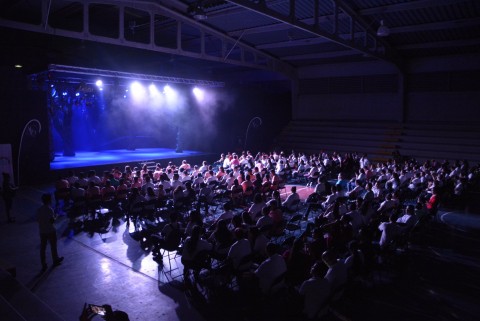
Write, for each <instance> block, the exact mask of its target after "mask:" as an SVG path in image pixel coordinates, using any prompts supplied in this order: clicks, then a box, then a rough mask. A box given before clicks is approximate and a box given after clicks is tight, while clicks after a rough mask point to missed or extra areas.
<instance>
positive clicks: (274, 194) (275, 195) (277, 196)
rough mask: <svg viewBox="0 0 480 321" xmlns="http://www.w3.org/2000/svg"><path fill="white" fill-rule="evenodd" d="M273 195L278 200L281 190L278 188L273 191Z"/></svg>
mask: <svg viewBox="0 0 480 321" xmlns="http://www.w3.org/2000/svg"><path fill="white" fill-rule="evenodd" d="M272 196H273V198H274V199H276V200H278V199H280V192H279V191H278V190H276V191H273V193H272Z"/></svg>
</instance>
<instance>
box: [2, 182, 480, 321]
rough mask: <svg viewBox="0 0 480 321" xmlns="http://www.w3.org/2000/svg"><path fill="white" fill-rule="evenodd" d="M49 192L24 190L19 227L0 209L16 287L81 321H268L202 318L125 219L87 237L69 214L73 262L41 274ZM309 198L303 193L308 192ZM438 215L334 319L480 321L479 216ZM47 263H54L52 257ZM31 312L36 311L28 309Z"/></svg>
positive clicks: (61, 227) (61, 224)
mask: <svg viewBox="0 0 480 321" xmlns="http://www.w3.org/2000/svg"><path fill="white" fill-rule="evenodd" d="M288 190H289V189H288ZM51 191H52V187H51V186H40V187H24V188H22V189H21V190H19V192H18V194H17V196H16V199H15V202H14V213H15V216H16V223H12V224H7V223H6V218H5V215H4V213H3V207H2V210H1V211H2V212H0V244H1V246H0V259H1V260H3V261H8V262H10V263H11V264H13V265H14V266H15V267H16V270H17V277H16V279H17V280H18V282H19V283H21V284H23V285H24V286H25V288H26V289H28V290H29V291H31V293H33V294H34V295H35V296H36V297H37V298H38V299H39V300H41V301H43V302H44V303H45V306H47V307H49V308H50V309H51V310H52V311H53V312H52V313H53V314H56V315H57V317H58V319H59V320H68V321H70V320H78V316H79V315H80V312H81V310H82V307H83V305H84V303H85V302H88V303H94V304H100V305H101V304H110V305H111V306H112V307H113V309H119V310H123V311H125V312H127V313H128V314H129V316H130V320H166V321H176V320H185V321H187V320H188V321H196V320H265V319H266V318H264V317H262V316H258V317H255V316H249V317H248V318H247V317H245V316H243V315H241V314H239V313H237V312H238V311H236V310H235V309H229V307H225V310H222V311H225V312H222V313H211V312H212V310H214V309H217V311H218V308H219V307H218V306H217V307H215V306H203V307H201V308H200V309H199V310H201V311H202V313H200V312H198V311H197V309H196V308H194V307H193V306H192V305H191V304H190V302H191V301H190V300H188V299H187V297H186V296H185V294H184V292H183V291H182V290H181V287H179V286H177V285H176V284H177V283H175V282H171V283H168V280H165V275H164V274H163V273H161V272H160V271H159V269H158V264H157V263H156V262H154V261H153V260H152V257H151V254H149V253H145V252H144V251H142V250H141V249H140V246H139V243H138V242H137V241H136V240H134V239H133V238H132V237H131V235H130V233H129V231H128V230H127V229H126V226H125V223H123V222H121V221H120V224H119V225H118V226H117V227H115V228H114V229H112V230H111V231H110V232H109V233H107V234H104V235H102V236H100V235H99V234H93V235H89V234H87V233H84V232H81V233H79V234H76V235H73V234H71V233H69V230H68V229H67V225H68V220H67V218H66V217H60V218H59V220H58V222H57V224H56V225H57V230H58V231H59V235H60V237H59V244H58V249H59V253H60V255H62V256H64V257H65V261H64V262H63V263H62V265H60V266H58V267H55V268H53V267H49V269H48V270H47V272H46V273H44V274H40V273H39V272H40V267H41V266H40V258H39V253H38V252H39V237H38V230H37V223H36V221H35V210H36V208H37V207H39V206H40V196H41V194H42V193H44V192H51ZM310 192H311V191H310V190H309V189H308V190H306V189H305V190H302V191H301V193H302V194H305V195H308V194H309V193H310ZM1 205H3V204H1ZM440 214H441V215H440V216H439V217H440V218H441V219H442V220H443V221H444V223H440V224H439V225H438V228H437V229H436V230H435V231H434V232H433V233H432V234H431V235H430V236H429V238H428V239H427V244H421V245H415V246H413V247H412V250H411V253H410V255H409V258H408V260H406V261H405V262H403V264H402V265H401V266H398V269H395V270H394V271H378V273H377V274H376V276H375V280H376V281H375V283H376V285H375V286H374V287H373V288H370V289H369V290H366V291H364V292H362V293H354V294H352V295H350V297H349V298H348V300H347V302H348V306H346V307H344V309H343V310H341V311H340V314H339V315H337V316H336V317H334V318H333V319H334V320H335V319H337V320H338V319H343V320H462V321H464V320H478V316H479V315H480V307H479V305H478V302H477V300H478V293H480V276H479V275H480V274H479V273H478V272H480V250H479V249H480V235H479V232H478V231H479V230H480V228H479V227H480V216H478V215H475V214H466V213H463V212H452V211H442V212H441V213H440ZM47 259H48V260H49V266H51V265H52V264H51V258H50V257H49V253H47ZM177 260H178V261H179V258H177ZM166 281H167V282H166ZM0 286H3V285H2V284H0ZM0 306H1V304H0ZM197 307H198V306H197ZM232 307H234V304H233V305H232ZM23 309H27V310H28V309H29V307H28V305H27V306H25V307H23ZM208 309H210V311H207V313H206V310H208ZM208 312H210V313H208ZM1 313H2V310H1V309H0V315H2V314H1ZM5 315H6V314H4V315H3V316H0V320H2V321H10V320H12V321H13V320H17V319H14V318H13V317H12V318H9V317H7V318H6V319H5ZM25 319H27V318H25ZM25 319H23V320H25ZM97 319H99V318H97ZM283 319H284V320H289V319H288V317H284V318H282V320H283ZM19 320H22V319H19ZM28 320H30V319H28ZM35 320H52V319H48V318H42V317H38V318H37V319H35Z"/></svg>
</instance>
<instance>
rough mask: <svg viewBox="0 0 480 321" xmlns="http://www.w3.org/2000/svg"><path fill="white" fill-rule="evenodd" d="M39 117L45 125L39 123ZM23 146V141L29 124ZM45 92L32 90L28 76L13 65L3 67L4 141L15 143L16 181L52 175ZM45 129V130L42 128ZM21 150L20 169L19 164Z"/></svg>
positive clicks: (0, 112) (0, 129) (0, 107)
mask: <svg viewBox="0 0 480 321" xmlns="http://www.w3.org/2000/svg"><path fill="white" fill-rule="evenodd" d="M32 119H37V120H38V121H39V122H40V126H41V128H40V127H39V126H38V124H37V123H36V122H30V120H32ZM29 122H30V125H29V126H28V127H26V130H25V134H24V136H23V141H22V146H21V149H20V140H21V136H22V132H23V129H24V128H25V126H26V124H27V123H29ZM48 127H49V126H48V122H47V110H46V99H45V94H44V93H43V92H40V91H32V90H29V89H28V84H27V77H26V75H24V74H23V72H22V71H21V70H15V69H13V67H4V68H2V77H0V143H2V144H11V145H12V153H13V155H12V156H13V160H14V162H13V168H14V173H15V182H17V183H18V179H19V177H17V173H18V172H19V171H18V169H20V183H21V184H24V183H32V182H39V181H41V180H42V179H44V178H45V177H47V176H48V170H49V161H50V160H49V157H50V156H49V155H50V151H49V143H48V137H49V135H48V130H49V129H48ZM40 129H41V130H40ZM19 151H20V162H19V164H20V168H18V166H17V163H18V162H17V161H18V155H19Z"/></svg>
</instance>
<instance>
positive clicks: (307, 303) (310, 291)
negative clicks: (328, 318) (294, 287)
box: [298, 262, 330, 320]
mask: <svg viewBox="0 0 480 321" xmlns="http://www.w3.org/2000/svg"><path fill="white" fill-rule="evenodd" d="M324 269H325V268H324V267H323V265H322V264H321V263H320V262H317V263H315V264H314V265H313V266H312V268H311V270H310V274H311V275H312V277H311V278H310V279H308V280H306V281H304V282H303V283H302V285H301V286H300V289H299V291H298V292H299V293H300V295H301V296H303V313H304V314H305V315H306V316H307V318H308V319H309V320H310V319H312V320H313V319H315V318H317V316H318V315H319V313H320V312H321V311H322V309H325V308H326V307H325V305H326V303H327V301H328V297H329V296H330V283H329V281H328V280H327V279H326V278H324V277H323V274H324Z"/></svg>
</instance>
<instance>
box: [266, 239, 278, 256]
mask: <svg viewBox="0 0 480 321" xmlns="http://www.w3.org/2000/svg"><path fill="white" fill-rule="evenodd" d="M266 252H267V255H268V256H272V255H274V254H277V253H278V247H277V244H275V243H272V242H270V243H268V244H267V247H266Z"/></svg>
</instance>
